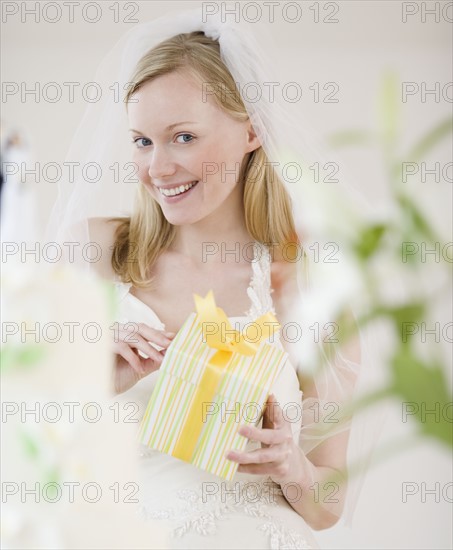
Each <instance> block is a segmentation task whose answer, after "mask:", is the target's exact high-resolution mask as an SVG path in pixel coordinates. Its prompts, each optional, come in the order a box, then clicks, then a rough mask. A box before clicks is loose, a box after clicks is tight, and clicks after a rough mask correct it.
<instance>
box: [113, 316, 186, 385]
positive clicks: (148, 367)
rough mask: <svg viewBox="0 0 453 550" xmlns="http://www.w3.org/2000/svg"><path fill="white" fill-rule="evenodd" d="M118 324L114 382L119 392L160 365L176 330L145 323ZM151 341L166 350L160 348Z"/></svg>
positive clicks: (114, 348)
mask: <svg viewBox="0 0 453 550" xmlns="http://www.w3.org/2000/svg"><path fill="white" fill-rule="evenodd" d="M117 325H118V329H117V330H115V342H114V345H113V350H114V352H115V354H116V355H115V367H114V375H113V379H114V380H113V384H114V391H115V393H123V392H125V391H126V390H128V389H129V388H131V387H132V386H134V385H135V384H136V383H137V382H138V381H139V380H141V379H142V378H144V377H145V376H147V375H148V374H150V373H151V372H153V371H155V370H157V369H158V368H159V367H160V365H161V363H162V360H163V358H164V355H165V352H166V350H167V348H168V346H169V345H170V343H171V341H172V339H173V338H174V337H175V333H174V332H165V331H163V330H156V329H154V328H151V327H149V326H148V325H145V324H144V323H126V324H121V323H117ZM150 342H152V343H153V344H157V345H158V346H160V347H162V348H164V349H163V350H161V351H158V350H157V349H156V348H155V347H153V346H152V345H151V344H150ZM139 350H140V351H141V352H143V353H144V354H145V355H147V356H148V359H145V358H144V357H142V356H141V355H139V353H138V351H139Z"/></svg>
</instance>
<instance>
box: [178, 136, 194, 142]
mask: <svg viewBox="0 0 453 550" xmlns="http://www.w3.org/2000/svg"><path fill="white" fill-rule="evenodd" d="M180 137H189V138H190V140H189V141H183V142H182V143H190V142H191V141H192V140H193V136H191V135H190V134H180V135H179V136H177V138H176V139H178V138H180ZM179 143H181V142H179Z"/></svg>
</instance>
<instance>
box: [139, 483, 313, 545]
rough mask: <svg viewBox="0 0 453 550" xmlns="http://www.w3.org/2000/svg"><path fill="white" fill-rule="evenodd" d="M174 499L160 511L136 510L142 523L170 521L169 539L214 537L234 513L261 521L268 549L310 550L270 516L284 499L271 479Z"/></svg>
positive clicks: (192, 492) (185, 493)
mask: <svg viewBox="0 0 453 550" xmlns="http://www.w3.org/2000/svg"><path fill="white" fill-rule="evenodd" d="M176 494H177V497H178V498H179V499H180V501H181V503H180V504H179V505H177V506H172V507H169V508H164V509H159V510H149V509H148V508H147V507H146V506H142V507H141V508H140V509H139V514H140V515H141V517H142V518H143V519H145V520H169V521H171V522H173V524H174V528H173V529H172V531H171V537H172V538H181V537H183V536H184V535H186V534H187V533H190V532H193V533H196V534H198V535H202V536H209V535H215V534H216V533H217V522H219V521H220V522H221V521H224V520H226V519H228V516H229V515H230V514H233V513H235V512H236V513H237V512H239V513H245V515H246V516H249V517H253V518H262V519H263V520H264V521H263V522H262V523H260V524H259V525H258V526H257V527H256V529H258V530H259V531H263V532H264V533H265V534H266V535H267V536H268V541H269V548H271V549H273V550H283V549H285V550H290V549H291V550H292V549H294V550H296V549H297V550H299V549H303V550H305V549H312V548H313V547H312V546H311V545H309V544H308V542H307V541H306V539H305V538H304V537H303V536H302V535H301V534H300V533H298V532H297V531H295V530H294V529H288V528H286V527H285V526H284V524H283V522H281V521H280V520H278V519H276V518H275V517H273V516H272V514H271V513H270V512H271V510H272V507H276V506H277V498H278V497H281V498H284V497H283V492H282V490H281V488H280V487H279V485H277V484H276V483H274V482H273V481H272V480H271V479H270V477H268V478H265V479H261V480H259V481H258V480H257V481H247V482H239V481H236V482H225V490H223V491H221V492H220V494H219V492H216V493H215V494H209V495H206V494H205V493H204V494H202V490H201V489H197V490H194V489H182V490H180V491H178V492H177V493H176Z"/></svg>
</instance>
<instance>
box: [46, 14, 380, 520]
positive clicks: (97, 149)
mask: <svg viewBox="0 0 453 550" xmlns="http://www.w3.org/2000/svg"><path fill="white" fill-rule="evenodd" d="M204 19H205V20H203V13H202V10H201V8H200V9H188V10H185V11H182V12H178V13H175V14H171V15H169V16H164V17H160V18H158V19H155V20H153V21H150V22H148V23H144V24H139V25H136V26H135V27H134V28H133V29H131V30H130V31H129V32H127V33H126V34H125V35H124V36H123V37H122V38H121V39H120V40H119V42H118V43H117V44H116V45H115V46H114V47H113V48H112V50H111V51H110V52H109V54H108V55H107V56H106V57H105V59H104V60H103V61H102V63H101V65H100V67H99V69H98V72H97V74H96V76H95V78H94V80H95V81H96V82H97V83H98V84H99V85H100V87H101V89H102V91H103V94H102V98H101V99H100V100H99V101H98V102H96V103H91V104H89V106H88V107H87V110H86V113H85V115H84V117H83V119H82V121H81V122H80V125H79V127H78V129H77V131H76V133H75V136H74V138H73V141H72V143H71V146H70V149H69V151H68V154H67V157H66V161H67V162H76V163H79V165H80V166H81V167H83V168H84V170H78V171H75V175H74V178H72V179H71V181H66V182H64V183H63V184H62V185H61V186H60V189H59V195H58V197H57V200H56V202H55V206H54V209H53V211H52V215H51V218H50V220H49V224H48V227H47V233H46V241H47V242H49V241H52V242H55V241H56V242H58V243H61V248H62V250H64V251H66V256H65V261H68V262H69V263H71V264H73V265H77V267H79V268H80V269H83V270H86V269H88V270H89V269H91V268H92V267H93V263H92V261H91V260H92V259H93V257H95V256H96V247H95V246H92V245H90V235H89V232H88V219H90V218H93V217H114V216H128V215H129V214H130V212H131V211H132V208H133V205H134V197H135V194H136V191H137V189H138V186H139V185H140V183H139V182H138V181H135V180H134V176H133V172H134V170H133V168H134V167H133V165H132V163H131V162H130V155H131V143H130V137H129V136H128V125H127V115H126V108H125V103H124V101H123V96H124V94H125V93H126V91H127V89H128V86H129V84H128V83H129V82H130V79H131V74H132V72H133V70H134V67H135V65H136V63H137V62H138V61H139V59H140V58H141V57H142V55H143V54H144V53H145V52H147V51H148V50H149V49H151V48H153V47H154V46H156V45H157V44H159V43H160V42H162V41H163V40H165V39H167V38H169V37H171V36H174V35H176V34H179V33H188V32H192V31H199V30H202V31H204V33H205V34H206V35H207V36H210V37H211V38H213V39H216V40H218V41H219V43H220V48H221V54H222V59H223V61H224V63H225V64H226V66H227V67H228V69H229V70H230V72H231V74H232V76H233V78H234V80H235V82H236V83H237V86H238V89H239V91H240V93H241V96H242V99H243V101H244V104H245V105H246V108H247V111H248V114H249V116H250V120H251V122H252V124H253V126H254V128H255V130H256V132H257V135H258V136H259V138H260V141H261V144H262V147H263V148H264V150H265V152H266V154H267V157H268V159H269V161H270V162H273V163H274V167H275V169H276V171H277V173H278V175H279V177H280V178H281V180H282V181H283V182H284V183H285V185H286V187H287V189H288V191H289V193H290V195H291V197H292V199H293V208H294V215H295V220H296V223H297V224H298V228H299V229H300V231H301V234H300V235H299V237H300V238H301V240H302V241H303V235H302V233H305V232H308V233H309V232H310V227H309V226H308V225H307V224H306V222H305V221H304V220H305V216H306V215H308V214H307V213H311V214H310V215H311V216H312V217H313V212H316V211H317V209H319V208H321V207H322V206H321V205H319V204H317V203H316V202H314V201H316V200H317V199H316V197H317V195H316V194H314V193H313V189H315V187H317V188H319V184H317V183H316V182H315V181H314V175H313V174H314V173H313V171H312V170H309V169H308V167H309V166H312V165H313V164H314V163H316V162H318V163H320V164H324V163H325V162H326V155H325V154H324V153H323V152H322V148H321V147H320V145H319V143H315V141H314V139H313V135H314V132H312V131H311V129H308V128H307V125H306V124H305V123H304V121H301V120H297V119H294V117H293V116H291V115H290V113H289V112H288V110H287V109H286V105H285V102H284V100H283V99H282V97H281V96H279V95H278V94H274V96H273V97H270V94H267V93H262V94H261V96H260V98H259V99H258V100H256V99H253V100H250V99H249V98H248V96H247V95H246V94H245V92H244V90H245V89H246V88H247V86H246V85H247V84H248V83H256V85H257V86H258V87H260V89H261V90H269V85H268V83H269V82H278V80H279V78H278V71H277V69H276V68H275V67H274V65H273V64H272V62H271V60H269V59H267V58H266V56H265V55H264V53H263V51H262V48H261V46H260V43H259V40H258V38H257V37H256V36H255V35H254V32H253V26H251V25H247V24H246V23H234V22H233V21H231V20H229V19H228V20H227V21H222V20H221V19H220V15H217V16H209V17H205V18H204ZM302 54H303V52H302ZM331 158H332V157H331V156H329V160H330V159H331ZM289 162H292V163H297V164H298V165H299V166H300V167H302V174H303V182H294V181H290V180H289V178H288V171H287V169H285V164H286V165H287V164H288V163H289ZM286 167H287V166H286ZM336 192H337V193H339V194H340V195H342V197H347V201H346V202H348V201H349V202H350V203H351V204H352V203H354V202H357V203H362V202H363V200H362V198H361V197H360V196H359V194H358V193H357V192H355V191H354V190H353V188H352V187H350V186H349V185H348V184H346V183H345V182H344V181H343V180H341V181H339V183H338V184H337V191H336ZM343 215H344V214H343ZM313 234H314V235H315V232H314V233H313ZM315 237H316V235H315ZM332 240H334V237H333V238H332ZM63 243H72V245H71V246H68V244H66V245H64V244H63ZM304 258H305V259H301V260H300V261H299V262H298V272H299V287H300V293H301V300H300V303H298V304H296V305H295V310H294V312H293V317H294V318H295V320H296V321H297V320H298V319H299V320H300V321H301V323H302V324H303V326H304V327H306V326H307V323H309V322H310V321H311V320H312V319H310V315H311V313H310V314H309V313H307V311H306V310H304V304H308V305H307V308H308V307H309V304H310V303H311V302H310V296H311V295H310V292H311V289H312V287H313V286H315V287H316V272H317V271H316V270H318V271H319V269H320V268H321V267H322V266H316V270H315V271H313V270H312V267H315V266H312V265H310V262H309V261H308V260H307V259H306V257H304ZM343 260H344V261H343ZM345 262H347V258H344V259H342V262H340V263H341V266H338V267H336V266H335V265H330V266H329V271H328V277H330V278H331V280H332V281H336V284H337V283H338V279H336V278H337V277H343V276H346V277H347V276H348V274H347V270H346V272H345ZM336 270H337V271H336ZM345 273H346V275H345ZM358 299H360V297H359V298H358ZM310 307H312V306H310ZM353 313H354V312H353ZM361 344H362V358H363V357H365V356H366V355H365V354H364V352H365V347H366V346H365V341H364V340H363V338H362V342H361ZM304 345H305V340H302V342H300V343H299V346H298V347H297V346H296V353H297V351H298V350H302V351H301V359H300V360H299V361H298V362H297V369H298V371H300V372H301V373H302V374H303V373H304V371H305V369H306V368H308V367H306V363H305V362H304V357H306V359H307V364H308V361H309V354H307V352H306V350H305V352H304V351H303V346H304ZM315 347H316V346H315ZM304 354H305V355H304ZM360 369H361V365H358V364H355V363H354V362H351V361H349V360H348V359H347V358H346V357H344V356H343V354H342V352H341V350H339V349H338V350H335V352H334V353H332V354H330V355H325V357H324V364H323V368H322V371H321V375H319V376H317V377H316V378H315V383H316V388H317V392H318V395H319V403H318V404H316V407H318V410H321V411H322V410H324V411H325V413H326V414H327V413H328V412H329V411H330V410H331V409H329V404H332V403H333V404H336V405H340V408H343V406H347V405H348V404H349V403H350V401H351V399H353V398H354V397H355V391H356V390H355V388H356V387H357V385H356V384H355V382H356V380H357V377H358V375H359V373H360ZM314 405H315V403H314V402H310V400H307V401H306V402H304V414H305V412H308V411H309V410H313V406H314ZM312 416H313V415H310V414H307V415H306V418H307V419H310V418H311V417H312ZM304 418H305V417H304ZM326 426H327V427H329V428H330V431H329V432H328V433H326V432H325V428H326ZM344 430H350V445H351V446H353V447H354V449H355V454H356V456H355V457H354V462H356V459H357V457H359V458H360V463H359V468H358V469H357V472H358V473H357V472H355V473H354V475H353V476H352V477H351V480H350V484H349V490H348V496H347V502H346V507H345V510H344V512H343V518H344V519H345V520H346V521H347V522H350V521H351V520H352V516H353V512H354V510H355V508H356V503H357V500H358V495H359V490H360V487H361V485H362V483H363V480H364V470H365V468H364V466H365V465H366V463H367V461H368V459H369V458H370V453H371V450H372V448H373V445H374V443H375V440H376V434H377V432H376V424H374V425H373V426H367V425H364V424H363V422H362V421H361V420H360V418H357V419H356V418H354V420H353V421H352V422H351V421H350V420H347V421H344V422H338V423H331V424H327V423H325V422H320V421H319V418H316V419H314V420H313V421H311V420H310V421H303V422H302V427H301V430H300V437H299V442H300V446H301V448H302V449H303V450H304V451H305V452H306V453H308V452H310V451H313V450H315V449H316V448H317V446H318V445H320V444H321V443H322V442H323V441H324V440H325V439H326V437H330V436H332V435H333V434H334V433H341V432H342V431H344Z"/></svg>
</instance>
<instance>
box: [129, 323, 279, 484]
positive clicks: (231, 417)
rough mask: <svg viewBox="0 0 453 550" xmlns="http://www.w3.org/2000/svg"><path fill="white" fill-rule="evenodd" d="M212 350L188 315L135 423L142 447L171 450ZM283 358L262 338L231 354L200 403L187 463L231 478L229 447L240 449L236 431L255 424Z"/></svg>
mask: <svg viewBox="0 0 453 550" xmlns="http://www.w3.org/2000/svg"><path fill="white" fill-rule="evenodd" d="M215 352H216V350H214V349H212V348H210V347H209V346H208V345H207V344H206V343H204V342H203V334H202V329H201V326H200V324H199V322H198V316H197V314H196V313H192V314H191V315H190V316H189V317H188V318H187V320H186V322H185V323H184V325H183V326H182V328H181V330H180V331H179V332H178V334H177V335H176V336H175V338H174V339H173V341H172V343H171V344H170V346H169V347H168V349H167V353H166V354H165V358H164V360H163V361H162V364H161V366H160V372H159V376H158V379H157V382H156V386H155V387H154V390H153V393H152V395H151V397H150V400H149V403H148V406H147V408H146V411H145V414H144V416H143V420H142V423H141V425H140V429H139V433H138V439H139V441H140V442H141V443H143V444H144V445H147V446H148V447H150V448H152V449H155V450H158V451H161V452H163V453H166V454H169V455H171V454H172V451H173V449H174V448H175V445H176V442H177V440H178V438H179V435H180V433H181V431H182V429H183V425H184V420H185V417H186V414H187V412H188V410H189V408H190V407H191V405H192V401H193V397H194V395H195V392H196V389H197V385H198V384H200V381H201V379H202V376H203V372H204V368H205V365H206V364H207V363H208V361H209V359H210V358H211V356H212V355H214V353H215ZM286 360H287V353H286V352H285V351H284V350H282V349H281V348H278V347H277V346H276V345H271V344H269V343H267V342H264V341H263V342H262V343H261V345H260V347H259V349H258V351H257V353H256V354H255V355H254V356H244V355H240V354H238V353H236V354H233V356H232V359H231V360H230V362H229V364H228V366H227V368H226V369H225V372H224V375H223V376H222V380H221V382H220V384H219V386H218V388H217V390H216V392H215V394H214V397H213V399H212V401H211V402H209V403H201V404H200V410H199V414H200V417H201V420H202V431H201V434H200V436H199V438H198V440H197V445H196V447H195V451H194V453H193V456H192V459H191V461H190V462H191V464H193V465H194V466H196V467H198V468H201V469H202V470H205V471H208V472H210V473H213V474H215V475H217V476H219V477H221V478H223V479H225V480H232V479H233V478H234V475H235V473H236V471H237V468H238V464H237V463H236V462H232V461H231V460H227V459H226V458H225V454H226V453H227V452H228V451H229V450H230V449H237V450H239V451H243V450H244V449H245V447H246V445H247V438H245V437H243V436H241V435H239V434H238V433H237V430H238V428H239V426H240V425H242V424H251V425H255V426H256V425H257V424H258V423H259V421H260V419H261V416H262V412H263V409H264V405H265V402H266V400H267V397H268V395H269V392H270V388H271V387H272V384H273V382H274V380H275V379H276V377H277V375H278V373H279V372H280V370H281V369H282V368H283V365H284V364H285V362H286Z"/></svg>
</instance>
